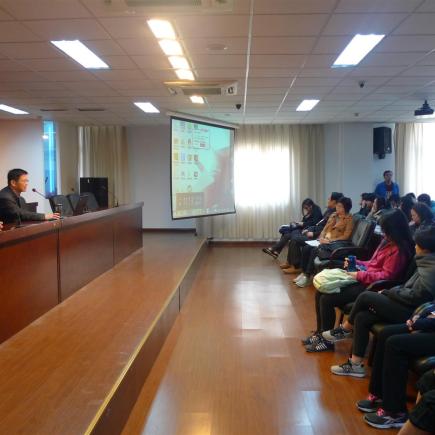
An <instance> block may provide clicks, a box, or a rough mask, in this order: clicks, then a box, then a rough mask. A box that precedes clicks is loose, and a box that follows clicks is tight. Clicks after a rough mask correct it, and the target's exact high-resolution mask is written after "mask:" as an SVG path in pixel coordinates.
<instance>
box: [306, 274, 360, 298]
mask: <svg viewBox="0 0 435 435" xmlns="http://www.w3.org/2000/svg"><path fill="white" fill-rule="evenodd" d="M356 282H358V281H357V280H356V279H354V278H352V277H351V276H349V275H348V274H347V273H346V271H345V270H343V269H324V270H322V271H321V272H319V273H318V274H317V275H316V276H315V277H314V279H313V285H314V287H316V289H317V290H319V292H321V293H340V291H341V288H342V287H346V286H348V285H350V284H354V283H356Z"/></svg>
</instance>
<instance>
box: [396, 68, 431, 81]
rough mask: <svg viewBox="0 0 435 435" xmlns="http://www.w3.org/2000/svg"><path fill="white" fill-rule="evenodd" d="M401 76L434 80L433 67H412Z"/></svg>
mask: <svg viewBox="0 0 435 435" xmlns="http://www.w3.org/2000/svg"><path fill="white" fill-rule="evenodd" d="M402 75H403V76H432V77H433V80H435V66H420V65H419V66H414V67H412V68H409V69H408V70H406V71H404V72H403V74H402Z"/></svg>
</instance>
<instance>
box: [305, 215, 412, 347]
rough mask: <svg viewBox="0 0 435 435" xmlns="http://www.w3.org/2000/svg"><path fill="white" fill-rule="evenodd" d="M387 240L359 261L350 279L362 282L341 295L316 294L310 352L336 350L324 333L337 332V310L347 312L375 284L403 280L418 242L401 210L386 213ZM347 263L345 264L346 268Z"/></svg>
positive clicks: (308, 338) (352, 285) (308, 340)
mask: <svg viewBox="0 0 435 435" xmlns="http://www.w3.org/2000/svg"><path fill="white" fill-rule="evenodd" d="M380 225H381V229H382V232H383V234H384V238H383V240H382V242H381V243H380V244H379V246H378V248H377V249H376V251H375V253H374V254H373V256H372V258H371V259H370V260H369V261H360V260H357V267H358V268H359V269H360V270H359V271H358V272H349V275H350V276H352V277H353V278H355V279H356V280H357V281H358V282H357V283H355V284H350V285H348V286H345V287H343V288H341V289H340V293H331V294H324V293H321V292H319V291H317V292H316V297H315V305H316V317H317V329H316V332H314V333H313V334H312V335H310V336H309V337H307V338H306V339H305V340H302V343H303V344H305V345H306V346H307V348H306V350H307V352H323V351H327V350H333V349H334V344H333V342H332V341H328V340H325V339H324V338H323V336H322V334H321V333H322V332H324V331H328V330H330V329H332V328H334V325H335V307H340V308H343V307H344V306H345V305H346V304H348V303H350V302H353V301H355V300H356V299H357V297H358V296H359V295H360V294H361V293H362V292H363V291H364V290H365V289H366V288H367V286H369V285H370V284H372V283H373V282H375V281H379V280H382V279H400V278H401V277H402V275H403V270H404V269H405V268H406V264H407V263H408V262H409V260H410V259H411V258H412V256H413V255H414V242H413V240H412V236H411V232H410V231H409V228H408V223H407V222H406V218H405V216H404V215H403V213H402V212H401V211H400V210H393V211H390V212H389V213H386V214H385V215H384V216H383V217H382V218H381V220H380ZM346 267H347V261H345V268H346Z"/></svg>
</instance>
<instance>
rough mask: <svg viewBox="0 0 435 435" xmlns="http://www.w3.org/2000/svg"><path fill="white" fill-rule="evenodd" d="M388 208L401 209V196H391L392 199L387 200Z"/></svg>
mask: <svg viewBox="0 0 435 435" xmlns="http://www.w3.org/2000/svg"><path fill="white" fill-rule="evenodd" d="M387 208H400V196H399V195H391V196H390V198H389V199H387Z"/></svg>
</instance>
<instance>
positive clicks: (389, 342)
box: [369, 324, 435, 413]
mask: <svg viewBox="0 0 435 435" xmlns="http://www.w3.org/2000/svg"><path fill="white" fill-rule="evenodd" d="M430 355H435V333H434V332H431V333H426V332H414V333H412V334H411V333H410V332H409V331H408V327H407V326H406V325H405V324H400V325H389V326H386V327H385V328H384V329H383V330H382V332H381V333H380V334H379V336H378V340H377V345H376V351H375V356H374V359H373V367H372V375H371V378H370V385H369V391H370V393H372V394H374V395H375V396H377V397H380V398H382V407H383V408H384V409H385V410H386V411H388V412H394V413H396V412H406V384H407V381H408V369H409V364H410V361H411V360H412V359H415V358H419V357H424V356H430Z"/></svg>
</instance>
